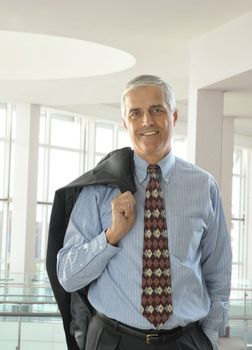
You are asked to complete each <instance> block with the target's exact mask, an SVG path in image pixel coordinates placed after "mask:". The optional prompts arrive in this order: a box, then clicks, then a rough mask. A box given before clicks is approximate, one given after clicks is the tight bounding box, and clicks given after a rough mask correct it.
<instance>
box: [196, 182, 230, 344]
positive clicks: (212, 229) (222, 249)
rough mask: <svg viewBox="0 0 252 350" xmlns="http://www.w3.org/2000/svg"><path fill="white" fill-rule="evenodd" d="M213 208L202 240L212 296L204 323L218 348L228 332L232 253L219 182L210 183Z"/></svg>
mask: <svg viewBox="0 0 252 350" xmlns="http://www.w3.org/2000/svg"><path fill="white" fill-rule="evenodd" d="M210 197H211V206H212V211H211V215H210V216H209V223H208V225H207V228H206V231H205V233H204V238H203V241H202V245H203V246H202V259H201V264H202V272H203V277H204V281H205V283H206V287H207V290H208V293H209V297H210V300H211V305H210V311H209V313H208V315H207V317H206V318H205V319H204V320H203V323H202V327H203V330H204V332H205V333H206V335H207V336H208V337H209V339H210V340H211V342H212V344H213V346H214V348H215V349H217V348H218V345H217V343H218V337H219V336H221V335H224V332H225V326H226V322H227V317H228V305H229V295H230V286H231V269H232V253H231V244H230V237H229V233H228V230H227V226H226V221H225V216H224V211H223V207H222V202H221V196H220V193H219V190H218V187H217V185H216V183H215V182H214V181H213V180H212V181H211V186H210Z"/></svg>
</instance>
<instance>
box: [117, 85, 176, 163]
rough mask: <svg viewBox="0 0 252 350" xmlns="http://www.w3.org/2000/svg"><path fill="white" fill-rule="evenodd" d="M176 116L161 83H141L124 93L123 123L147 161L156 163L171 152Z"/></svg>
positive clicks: (139, 152)
mask: <svg viewBox="0 0 252 350" xmlns="http://www.w3.org/2000/svg"><path fill="white" fill-rule="evenodd" d="M176 120H177V112H176V111H175V112H171V110H170V108H169V106H168V105H167V103H166V101H165V96H164V92H163V90H162V89H161V88H160V87H158V86H154V85H147V86H140V87H137V88H135V89H133V90H130V91H129V92H127V94H126V95H125V116H124V119H123V125H124V127H125V129H126V130H127V131H128V133H129V136H130V138H131V142H132V145H133V149H134V151H135V152H136V153H137V154H138V155H139V156H140V157H142V158H143V159H145V160H146V161H147V162H148V163H152V164H153V163H157V162H158V161H159V160H161V159H162V158H163V157H164V156H165V155H166V154H168V153H169V152H170V150H171V138H172V130H173V127H174V124H175V122H176Z"/></svg>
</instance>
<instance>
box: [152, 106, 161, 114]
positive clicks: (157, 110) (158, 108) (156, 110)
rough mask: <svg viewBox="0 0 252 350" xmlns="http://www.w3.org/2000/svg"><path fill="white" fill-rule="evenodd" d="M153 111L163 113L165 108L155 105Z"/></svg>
mask: <svg viewBox="0 0 252 350" xmlns="http://www.w3.org/2000/svg"><path fill="white" fill-rule="evenodd" d="M152 112H153V113H161V112H163V109H162V108H160V107H155V108H152Z"/></svg>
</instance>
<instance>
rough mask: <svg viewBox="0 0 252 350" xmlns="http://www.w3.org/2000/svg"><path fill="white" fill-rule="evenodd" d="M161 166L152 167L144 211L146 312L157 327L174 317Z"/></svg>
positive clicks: (143, 296)
mask: <svg viewBox="0 0 252 350" xmlns="http://www.w3.org/2000/svg"><path fill="white" fill-rule="evenodd" d="M159 169H160V168H159V166H158V165H152V164H151V165H149V166H148V168H147V172H148V173H149V174H150V180H149V182H148V184H147V187H146V197H145V208H144V251H143V275H142V313H143V315H144V316H145V317H146V318H147V319H148V320H149V321H150V322H151V323H152V324H153V325H154V326H155V327H156V328H157V329H159V328H162V325H163V324H164V323H165V322H166V321H167V320H168V318H169V316H170V315H171V314H172V289H171V273H170V256H169V250H168V232H167V225H166V215H165V206H164V198H163V193H162V190H161V187H160V183H159V175H158V171H159Z"/></svg>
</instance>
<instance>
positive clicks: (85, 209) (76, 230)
mask: <svg viewBox="0 0 252 350" xmlns="http://www.w3.org/2000/svg"><path fill="white" fill-rule="evenodd" d="M100 200H101V196H100V195H99V191H96V187H95V186H92V187H85V188H83V190H82V191H81V193H80V195H79V197H78V199H77V201H76V203H75V206H74V208H73V211H72V213H71V216H70V220H69V224H68V227H67V231H66V235H65V239H64V245H63V248H62V249H61V250H60V251H59V253H58V256H57V274H58V279H59V282H60V283H61V285H62V286H63V288H64V289H65V290H66V291H67V292H73V291H75V290H78V289H80V288H83V287H85V286H86V285H88V284H89V283H90V282H92V281H93V280H95V279H97V278H98V277H99V276H100V275H101V274H102V272H103V270H104V269H105V267H106V265H107V263H108V262H109V260H110V259H111V258H112V257H113V256H114V255H115V254H116V253H117V252H118V250H119V249H120V248H118V247H114V246H112V245H110V244H109V243H108V242H107V239H106V235H105V231H104V228H103V227H102V224H101V218H100V208H99V206H100Z"/></svg>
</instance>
